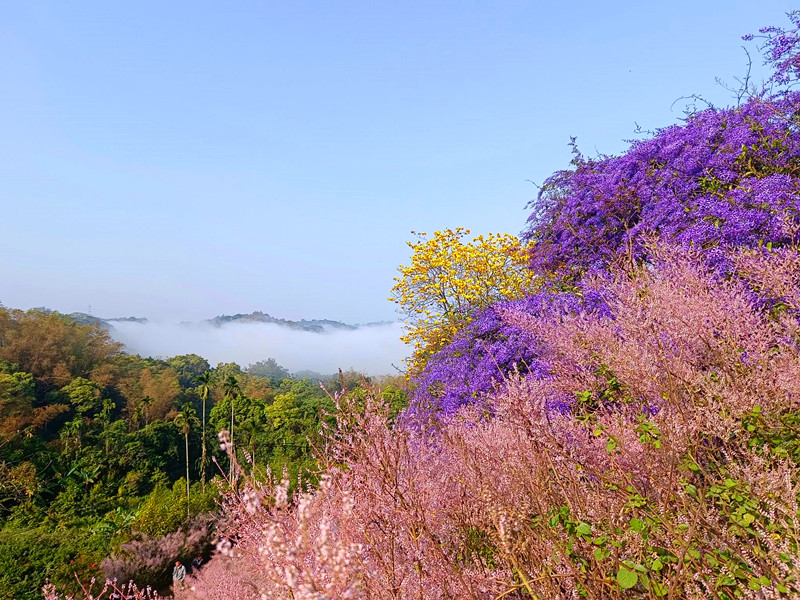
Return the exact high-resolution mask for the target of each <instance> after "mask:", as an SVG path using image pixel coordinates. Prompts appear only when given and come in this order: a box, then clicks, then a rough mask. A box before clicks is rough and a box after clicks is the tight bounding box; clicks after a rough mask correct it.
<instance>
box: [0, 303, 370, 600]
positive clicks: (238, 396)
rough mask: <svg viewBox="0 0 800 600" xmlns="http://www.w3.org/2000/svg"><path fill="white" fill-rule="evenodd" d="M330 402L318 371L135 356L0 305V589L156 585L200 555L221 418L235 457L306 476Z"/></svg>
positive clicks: (28, 594) (46, 317)
mask: <svg viewBox="0 0 800 600" xmlns="http://www.w3.org/2000/svg"><path fill="white" fill-rule="evenodd" d="M362 381H364V379H363V378H362V377H361V376H360V375H358V374H357V373H347V374H344V375H342V377H341V378H339V377H333V378H328V379H327V380H326V381H325V384H326V386H327V387H328V389H330V391H331V393H335V392H336V391H338V390H340V389H341V386H344V387H349V388H354V387H356V386H359V385H361V383H362ZM332 410H333V404H332V402H331V401H330V399H329V398H328V396H327V395H326V393H325V392H324V391H323V390H322V389H321V387H320V385H319V381H318V380H309V379H304V380H293V379H291V378H290V376H289V373H288V371H286V369H283V368H282V367H281V366H280V365H278V364H277V363H276V362H275V361H274V359H268V360H265V361H261V362H260V363H257V364H254V365H251V366H250V367H249V368H248V369H247V370H246V371H244V370H242V368H240V367H239V366H238V365H236V364H233V363H230V364H220V365H217V366H216V367H215V368H211V367H210V366H209V364H208V363H207V362H206V361H205V359H203V358H201V357H200V356H196V355H186V356H175V357H172V358H168V359H164V360H161V359H152V358H142V357H139V356H132V355H130V354H126V353H124V352H123V351H122V349H121V347H120V345H119V344H117V343H115V342H113V341H112V340H111V339H110V338H109V336H108V333H107V332H106V331H105V330H103V329H102V328H100V327H99V326H96V325H79V324H77V323H76V322H75V321H74V320H73V319H72V318H70V317H66V316H64V315H60V314H58V313H55V312H52V311H37V310H32V311H28V312H23V311H19V310H9V309H4V308H0V597H2V598H18V599H22V598H38V597H40V596H41V591H40V590H41V588H42V586H43V585H44V584H45V583H46V581H48V580H49V581H50V582H51V583H53V584H54V585H56V586H57V587H58V588H59V589H61V590H64V591H66V592H69V591H76V590H77V589H78V582H77V581H76V580H75V578H74V575H73V574H74V573H77V574H78V576H79V579H80V580H81V581H82V582H87V581H89V580H91V579H92V578H97V579H98V580H105V578H106V576H112V577H119V579H120V580H125V581H127V580H128V579H132V580H134V581H136V582H137V583H138V584H139V585H142V586H144V585H152V586H154V587H156V588H163V586H165V585H167V584H168V583H169V581H170V580H169V565H170V562H171V561H173V560H175V558H177V557H181V558H183V559H184V560H185V561H187V563H188V561H189V560H191V559H192V558H194V557H195V556H197V555H201V556H207V555H208V552H209V550H210V544H211V541H212V539H213V533H214V532H213V526H212V524H211V523H212V521H213V519H214V518H215V516H216V515H217V514H218V512H219V507H218V498H219V491H220V474H221V473H228V472H229V460H228V458H227V457H226V455H225V454H224V453H221V452H220V450H219V444H218V443H217V441H216V434H217V432H218V431H220V430H222V429H228V430H230V429H231V419H232V412H233V425H234V435H235V441H236V446H237V448H239V449H240V452H241V455H240V456H241V458H242V459H243V460H244V456H248V457H251V458H252V459H253V461H254V462H255V463H256V464H258V465H259V466H260V467H261V468H267V467H270V468H271V469H273V470H274V471H275V472H276V473H281V472H283V470H284V469H286V472H287V473H288V476H289V477H290V479H291V480H292V481H293V482H295V483H296V482H297V480H298V476H299V475H300V474H302V475H303V477H304V478H306V480H307V481H308V482H311V481H313V473H314V472H315V470H316V466H315V462H314V459H313V458H312V456H311V452H310V444H313V443H315V442H318V440H319V433H318V432H319V428H320V422H321V419H324V418H325V416H324V415H325V414H327V413H330V412H332ZM204 425H205V438H204ZM204 439H205V444H204V443H203V440H204ZM204 446H205V450H204ZM204 452H205V455H204ZM187 453H188V454H187ZM187 458H188V471H187ZM187 475H188V478H189V488H188V507H187V485H186V483H187V480H186V478H187ZM215 478H216V479H215Z"/></svg>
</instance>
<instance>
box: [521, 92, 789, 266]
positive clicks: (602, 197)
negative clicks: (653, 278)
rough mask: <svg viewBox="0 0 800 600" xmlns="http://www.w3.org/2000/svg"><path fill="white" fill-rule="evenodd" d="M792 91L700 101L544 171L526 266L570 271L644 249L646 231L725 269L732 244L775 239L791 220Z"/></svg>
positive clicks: (785, 235)
mask: <svg viewBox="0 0 800 600" xmlns="http://www.w3.org/2000/svg"><path fill="white" fill-rule="evenodd" d="M798 114H800V94H798V93H792V94H787V95H785V96H783V97H781V98H773V99H770V100H765V99H751V100H750V101H749V102H747V103H745V104H744V105H742V106H740V107H737V108H730V109H724V110H717V109H708V110H705V111H702V112H700V113H698V114H696V115H694V116H692V117H690V118H689V119H688V121H687V122H686V123H685V124H682V125H674V126H671V127H667V128H665V129H663V130H661V131H660V132H658V133H657V134H656V135H655V136H654V137H653V138H652V139H649V140H643V141H637V142H635V143H634V144H633V145H632V146H631V148H630V149H629V151H628V152H626V153H625V154H623V155H622V156H613V157H604V158H600V159H585V158H583V157H582V156H580V155H578V156H577V157H576V159H575V160H574V161H573V164H574V169H571V170H568V171H561V172H559V173H556V174H555V175H553V176H551V177H550V178H549V179H548V180H547V181H546V183H545V185H544V186H543V188H542V191H541V193H540V194H539V197H538V198H537V199H536V200H535V201H533V202H532V208H533V213H532V214H531V216H530V218H529V220H528V222H529V226H528V228H527V230H526V231H525V232H524V233H523V236H524V237H525V239H526V240H527V241H529V242H534V243H535V245H534V247H533V249H532V250H531V267H532V268H533V269H535V270H537V271H539V272H542V273H554V274H556V275H558V276H567V277H569V278H574V277H579V276H580V275H581V274H582V273H584V272H586V271H587V270H595V269H604V268H606V267H607V266H608V265H609V264H610V263H612V262H614V261H615V260H617V259H620V258H624V257H633V258H637V259H642V258H645V257H646V247H647V244H646V241H647V240H648V239H649V237H651V236H659V237H660V238H661V239H664V240H674V241H677V242H678V243H679V244H681V245H684V246H686V247H691V248H696V249H700V250H702V251H703V253H704V254H705V255H706V257H707V258H708V259H709V260H710V262H711V263H712V264H717V265H718V266H719V267H720V268H722V269H725V268H727V266H728V263H727V260H726V257H727V256H728V254H729V251H730V250H732V249H734V248H737V247H742V246H745V247H751V248H755V247H762V246H765V245H768V246H770V247H772V246H781V245H785V244H788V243H790V242H791V241H792V239H791V237H792V231H793V229H794V228H795V226H796V225H797V224H798V223H800V193H798V191H799V190H798V184H799V183H800V136H799V135H797V120H796V119H797V115H798Z"/></svg>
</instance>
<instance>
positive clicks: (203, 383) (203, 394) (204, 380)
mask: <svg viewBox="0 0 800 600" xmlns="http://www.w3.org/2000/svg"><path fill="white" fill-rule="evenodd" d="M196 381H197V383H199V384H200V398H202V400H203V454H202V457H201V458H200V480H201V481H202V484H203V492H204V493H205V491H206V400H208V392H209V391H210V389H211V382H212V377H211V371H206V372H204V373H203V374H202V375H200V376H199V377H197V379H196Z"/></svg>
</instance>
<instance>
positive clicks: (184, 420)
mask: <svg viewBox="0 0 800 600" xmlns="http://www.w3.org/2000/svg"><path fill="white" fill-rule="evenodd" d="M198 423H199V421H198V420H197V412H196V411H195V410H194V407H193V406H192V405H191V404H189V403H186V404H184V405H183V406H182V407H181V411H180V412H179V413H178V414H177V416H176V417H175V426H176V427H178V429H180V430H181V433H183V436H184V439H185V441H186V521H187V523H188V521H189V431H190V430H191V428H192V425H196V424H198Z"/></svg>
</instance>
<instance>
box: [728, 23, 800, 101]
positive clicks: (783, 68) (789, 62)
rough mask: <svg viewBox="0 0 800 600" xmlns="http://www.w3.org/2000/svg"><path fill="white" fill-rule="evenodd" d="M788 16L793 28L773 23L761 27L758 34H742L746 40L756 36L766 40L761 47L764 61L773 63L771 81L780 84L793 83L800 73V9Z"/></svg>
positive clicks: (769, 63) (768, 63)
mask: <svg viewBox="0 0 800 600" xmlns="http://www.w3.org/2000/svg"><path fill="white" fill-rule="evenodd" d="M787 16H788V17H789V20H790V21H791V23H792V26H793V27H792V28H791V29H784V28H782V27H776V26H774V25H773V26H769V27H762V28H761V29H759V30H758V32H759V34H760V35H758V36H755V35H753V34H748V35H745V36H742V39H744V40H745V41H750V40H753V39H754V38H756V37H759V38H763V39H765V40H766V41H765V42H764V44H763V45H762V46H761V48H760V49H761V52H762V53H763V55H764V63H765V64H767V65H771V66H772V68H773V70H774V71H773V74H772V77H770V81H771V82H773V83H776V84H778V85H780V86H783V85H788V84H790V83H792V81H793V80H794V79H797V78H798V75H800V56H798V47H799V46H800V11H796V10H795V11H792V12H790V13H788V15H787Z"/></svg>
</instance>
